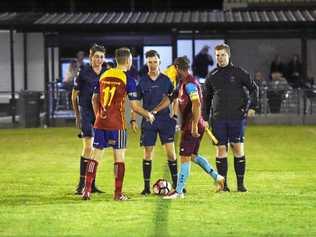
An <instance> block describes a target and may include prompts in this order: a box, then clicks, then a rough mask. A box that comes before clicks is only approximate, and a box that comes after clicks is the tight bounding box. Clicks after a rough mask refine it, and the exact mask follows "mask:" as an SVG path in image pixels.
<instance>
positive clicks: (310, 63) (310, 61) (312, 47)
mask: <svg viewBox="0 0 316 237" xmlns="http://www.w3.org/2000/svg"><path fill="white" fill-rule="evenodd" d="M315 64H316V40H315V39H314V40H308V41H307V76H308V77H313V78H314V80H316V66H315ZM315 82H316V81H315Z"/></svg>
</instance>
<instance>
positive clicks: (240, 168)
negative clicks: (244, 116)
mask: <svg viewBox="0 0 316 237" xmlns="http://www.w3.org/2000/svg"><path fill="white" fill-rule="evenodd" d="M244 129H245V122H244V120H241V121H235V122H234V123H233V124H232V125H231V128H230V133H231V135H230V137H231V138H230V140H232V142H231V147H232V152H233V154H234V168H235V174H236V178H237V191H238V192H247V189H246V187H245V185H244V176H245V171H246V156H245V153H244Z"/></svg>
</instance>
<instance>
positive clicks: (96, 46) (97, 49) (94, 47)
mask: <svg viewBox="0 0 316 237" xmlns="http://www.w3.org/2000/svg"><path fill="white" fill-rule="evenodd" d="M95 52H102V53H104V54H105V48H104V46H103V45H100V44H94V45H92V47H91V48H90V56H93V55H94V54H95Z"/></svg>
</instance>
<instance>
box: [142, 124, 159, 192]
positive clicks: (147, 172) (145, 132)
mask: <svg viewBox="0 0 316 237" xmlns="http://www.w3.org/2000/svg"><path fill="white" fill-rule="evenodd" d="M156 139H157V131H156V130H155V129H154V128H153V127H149V128H146V129H142V134H141V146H144V157H143V178H144V189H143V191H142V192H141V194H142V195H148V194H150V177H151V170H152V158H153V150H154V146H155V143H156Z"/></svg>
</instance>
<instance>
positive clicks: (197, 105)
mask: <svg viewBox="0 0 316 237" xmlns="http://www.w3.org/2000/svg"><path fill="white" fill-rule="evenodd" d="M191 103H192V114H193V119H192V136H194V137H199V136H200V134H199V132H198V123H199V120H200V117H201V102H200V99H199V98H197V99H194V100H191Z"/></svg>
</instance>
